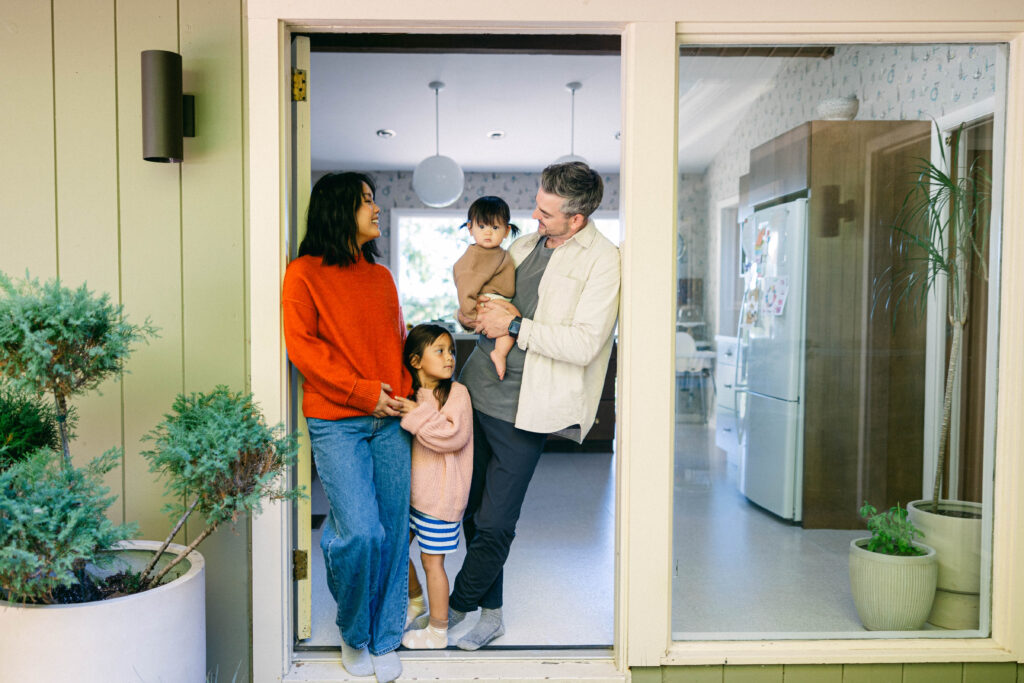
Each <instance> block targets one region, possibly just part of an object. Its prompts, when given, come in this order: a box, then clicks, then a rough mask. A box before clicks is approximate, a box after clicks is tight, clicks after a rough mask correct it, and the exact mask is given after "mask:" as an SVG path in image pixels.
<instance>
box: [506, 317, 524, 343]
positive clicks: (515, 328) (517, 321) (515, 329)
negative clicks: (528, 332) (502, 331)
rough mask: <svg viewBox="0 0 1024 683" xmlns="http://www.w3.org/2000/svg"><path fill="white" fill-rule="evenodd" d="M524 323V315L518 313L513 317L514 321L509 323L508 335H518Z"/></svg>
mask: <svg viewBox="0 0 1024 683" xmlns="http://www.w3.org/2000/svg"><path fill="white" fill-rule="evenodd" d="M522 325H523V317H522V316H521V315H517V316H516V317H514V318H512V322H510V323H509V324H508V336H510V337H512V338H513V339H515V338H516V337H518V336H519V328H520V327H522Z"/></svg>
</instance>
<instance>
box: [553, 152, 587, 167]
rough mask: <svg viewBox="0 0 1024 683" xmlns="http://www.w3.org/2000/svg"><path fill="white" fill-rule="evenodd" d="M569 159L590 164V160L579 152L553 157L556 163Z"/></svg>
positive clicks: (567, 161)
mask: <svg viewBox="0 0 1024 683" xmlns="http://www.w3.org/2000/svg"><path fill="white" fill-rule="evenodd" d="M570 161H579V162H582V163H584V164H586V165H587V166H590V162H589V161H587V160H586V159H584V158H583V157H581V156H580V155H579V154H566V155H564V156H560V157H558V158H557V159H555V163H556V164H567V163H569V162H570Z"/></svg>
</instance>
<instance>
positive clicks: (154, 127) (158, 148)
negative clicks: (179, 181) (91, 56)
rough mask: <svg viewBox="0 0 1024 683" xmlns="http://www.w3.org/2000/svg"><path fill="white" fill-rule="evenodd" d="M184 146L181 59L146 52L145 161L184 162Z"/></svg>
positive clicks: (143, 65)
mask: <svg viewBox="0 0 1024 683" xmlns="http://www.w3.org/2000/svg"><path fill="white" fill-rule="evenodd" d="M182 150H183V143H182V93H181V55H179V54H178V53H177V52H168V51H167V50H143V51H142V158H143V159H145V160H146V161H159V162H163V163H168V162H180V161H181V160H182V158H183V156H184V155H183V151H182Z"/></svg>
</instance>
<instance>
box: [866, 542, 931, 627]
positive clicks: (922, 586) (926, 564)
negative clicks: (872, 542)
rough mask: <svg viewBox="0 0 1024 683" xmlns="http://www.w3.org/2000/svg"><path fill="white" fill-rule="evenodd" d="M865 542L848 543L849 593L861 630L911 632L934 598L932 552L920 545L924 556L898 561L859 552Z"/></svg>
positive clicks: (879, 554) (924, 617)
mask: <svg viewBox="0 0 1024 683" xmlns="http://www.w3.org/2000/svg"><path fill="white" fill-rule="evenodd" d="M867 541H868V539H867V538H858V539H855V540H853V541H851V542H850V591H851V592H852V593H853V603H854V605H855V606H856V608H857V615H858V616H859V617H860V620H861V622H862V623H863V624H864V628H866V629H868V630H869V631H915V630H918V629H920V628H921V627H922V626H924V622H925V620H926V619H927V618H928V613H929V612H930V611H931V608H932V599H933V598H934V597H935V579H936V575H937V573H938V566H937V564H936V562H935V550H934V549H932V548H929V547H928V546H926V545H924V544H922V543H915V544H914V545H916V546H918V547H920V548H922V549H924V550H925V551H927V552H926V554H925V555H918V556H916V557H899V556H896V555H883V554H882V553H873V552H870V551H868V550H865V549H864V548H863V546H864V545H866V544H867Z"/></svg>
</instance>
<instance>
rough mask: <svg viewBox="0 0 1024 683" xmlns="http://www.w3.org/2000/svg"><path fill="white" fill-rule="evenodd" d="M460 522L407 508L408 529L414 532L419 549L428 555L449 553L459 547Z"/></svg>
mask: <svg viewBox="0 0 1024 683" xmlns="http://www.w3.org/2000/svg"><path fill="white" fill-rule="evenodd" d="M461 528H462V522H445V521H444V520H441V519H436V518H434V517H431V516H429V515H425V514H423V513H422V512H420V511H419V510H416V509H414V508H409V529H410V530H411V531H412V532H413V533H414V534H416V540H417V541H419V544H420V550H421V551H422V552H424V553H426V554H428V555H449V554H451V553H454V552H455V551H456V550H457V549H458V547H459V529H461Z"/></svg>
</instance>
